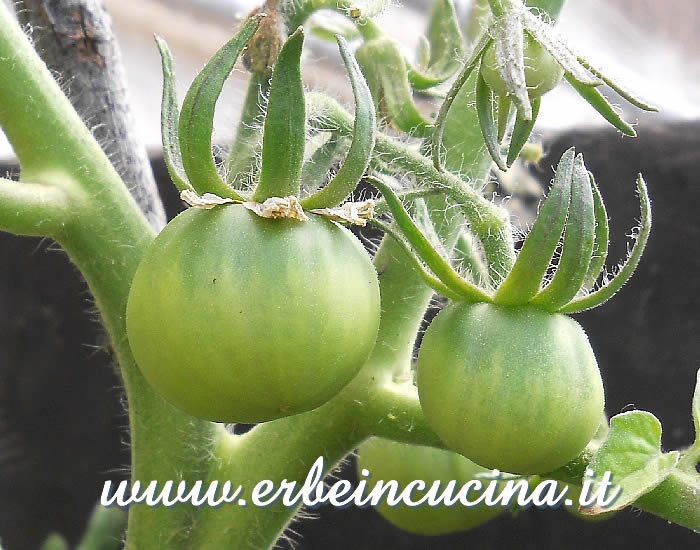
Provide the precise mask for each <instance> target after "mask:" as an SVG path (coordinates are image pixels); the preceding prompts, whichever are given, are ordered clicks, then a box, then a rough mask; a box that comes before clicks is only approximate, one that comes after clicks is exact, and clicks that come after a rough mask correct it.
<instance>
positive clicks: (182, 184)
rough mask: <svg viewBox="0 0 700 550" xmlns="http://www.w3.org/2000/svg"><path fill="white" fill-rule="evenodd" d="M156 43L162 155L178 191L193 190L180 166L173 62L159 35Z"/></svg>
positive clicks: (156, 37)
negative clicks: (160, 73) (160, 80)
mask: <svg viewBox="0 0 700 550" xmlns="http://www.w3.org/2000/svg"><path fill="white" fill-rule="evenodd" d="M155 40H156V45H157V46H158V51H159V52H160V60H161V63H162V66H163V99H162V102H161V109H160V134H161V139H162V141H163V157H164V159H165V166H166V167H167V168H168V173H169V174H170V179H171V180H173V183H174V184H175V187H177V189H178V191H185V190H186V189H188V190H190V191H194V187H192V184H191V183H190V182H189V180H188V179H187V174H185V169H184V168H183V166H182V154H181V153H180V142H179V141H178V137H177V125H178V121H179V119H180V114H179V112H178V108H177V92H176V90H175V69H174V67H175V62H174V61H173V55H172V54H171V53H170V49H169V48H168V45H167V44H166V43H165V40H163V39H162V38H161V37H160V36H158V35H155Z"/></svg>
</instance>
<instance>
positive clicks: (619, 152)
mask: <svg viewBox="0 0 700 550" xmlns="http://www.w3.org/2000/svg"><path fill="white" fill-rule="evenodd" d="M572 144H573V145H575V146H576V148H577V150H578V151H580V152H583V153H584V156H585V160H586V164H587V166H588V168H589V169H590V170H591V171H592V172H593V173H594V174H595V175H596V179H597V182H598V184H599V186H600V188H601V192H602V194H603V197H604V199H605V201H606V205H607V207H608V214H609V216H610V218H611V241H612V244H611V249H610V256H609V260H608V266H611V265H614V262H615V261H617V259H620V260H621V259H623V258H624V256H625V255H626V250H627V243H628V241H629V239H628V238H627V235H629V232H630V229H631V228H632V227H633V226H634V225H635V224H636V220H638V218H639V205H638V201H637V197H636V193H635V178H636V175H637V173H638V172H642V173H643V174H644V176H645V178H646V181H647V183H648V185H649V192H650V195H651V198H652V208H653V215H654V224H653V229H652V235H651V239H650V242H649V245H648V248H647V251H646V253H645V255H644V258H643V259H642V262H641V265H640V267H639V268H638V270H637V273H636V274H635V275H634V277H633V278H632V280H631V281H630V283H629V284H628V285H627V286H626V287H625V288H624V289H623V290H622V291H621V292H620V294H619V295H618V296H616V297H615V299H613V300H612V301H610V302H608V303H607V304H605V305H604V306H603V307H601V308H599V309H596V310H594V311H592V312H588V313H585V314H581V315H578V316H577V320H578V321H579V322H580V323H581V324H582V325H583V326H584V328H585V329H586V331H587V333H588V335H589V337H590V339H591V342H592V345H593V348H594V350H595V352H596V354H597V357H598V362H599V365H600V369H601V371H602V375H603V380H604V382H605V387H606V399H607V410H608V413H609V414H611V415H612V414H616V413H618V412H620V411H623V410H629V409H630V408H638V409H644V410H649V411H651V412H653V413H654V414H655V415H656V416H657V417H658V418H659V419H660V420H661V422H662V424H663V427H664V440H663V441H664V447H665V448H666V449H673V448H679V447H682V446H684V445H688V444H690V443H691V442H692V440H693V424H692V419H691V414H690V406H691V398H692V392H693V386H694V382H695V373H696V371H697V369H698V368H699V367H700V336H699V334H700V313H699V307H700V303H699V302H700V298H699V296H700V245H699V244H698V243H699V242H700V241H699V239H700V221H699V218H698V205H699V204H700V185H699V184H700V178H699V177H698V170H699V169H700V124H698V123H673V122H662V123H658V122H654V121H653V119H649V120H645V121H643V124H641V126H640V137H639V138H638V139H636V140H632V139H626V138H622V137H621V136H620V134H618V133H616V132H614V131H611V130H591V131H583V132H576V133H567V134H563V135H560V136H554V137H553V138H552V139H549V140H548V141H547V148H548V156H547V157H546V158H545V159H544V160H543V161H542V162H541V163H540V166H539V168H534V169H533V170H534V173H535V174H536V175H537V176H538V177H539V178H540V179H541V180H542V181H543V182H548V181H549V179H550V178H551V177H552V170H551V167H552V166H554V165H556V162H557V160H558V158H559V156H560V155H561V153H562V152H563V151H564V150H565V149H566V148H568V147H569V146H570V145H572ZM154 168H155V170H156V175H157V179H158V181H159V185H160V188H161V193H162V194H163V197H164V200H165V203H166V208H167V209H168V212H169V215H170V216H172V215H174V214H175V213H176V212H177V211H178V210H179V209H180V208H181V206H180V203H179V200H178V199H177V195H176V193H175V192H174V191H173V189H172V187H171V186H170V185H169V184H168V180H167V175H166V173H165V170H164V167H163V166H162V161H160V160H157V161H155V162H154ZM6 169H10V168H9V167H5V168H0V173H4V172H5V170H6ZM0 266H2V269H0V311H1V312H2V314H1V315H0V540H2V543H3V545H4V548H5V550H24V549H27V550H33V549H35V548H37V546H38V544H39V543H40V541H41V540H43V538H44V537H45V535H46V534H47V533H48V532H51V531H58V532H61V533H63V534H64V535H65V536H66V537H67V538H68V539H69V540H71V541H72V542H73V543H74V542H75V541H77V539H78V538H79V536H80V533H81V532H82V529H83V527H84V522H85V521H86V519H87V516H88V514H89V513H90V510H91V509H92V507H93V505H94V503H95V501H96V500H97V499H98V498H99V494H100V491H101V488H102V484H103V482H104V480H106V479H112V480H115V479H119V478H120V477H124V476H126V475H127V471H128V460H129V455H128V449H127V446H126V441H127V440H128V437H127V434H126V430H125V425H126V415H125V413H124V409H123V406H122V404H121V398H122V393H121V390H120V384H119V379H118V377H117V376H116V375H115V373H114V370H113V368H112V366H111V359H110V356H109V353H108V351H106V350H105V349H104V348H103V346H102V345H101V344H102V343H104V337H103V335H102V333H101V329H100V326H99V323H98V322H97V319H96V315H95V314H94V312H93V311H92V309H93V308H92V303H91V298H90V296H89V293H88V292H87V290H86V288H85V285H84V283H83V282H82V281H81V280H80V277H79V274H78V273H77V271H76V270H75V268H73V267H72V265H71V264H70V263H69V262H68V259H67V257H66V255H65V254H64V253H63V252H61V251H59V250H57V247H56V245H54V244H53V243H51V242H50V241H47V240H40V239H32V238H20V237H14V236H11V235H7V234H2V233H0ZM574 414H575V412H574ZM353 472H354V469H353V465H352V463H351V461H347V464H346V465H345V466H344V468H343V470H342V472H341V474H340V475H341V477H350V478H353V476H354V473H353ZM316 515H320V519H318V520H304V521H300V522H297V523H296V524H295V525H293V529H294V531H295V532H296V533H297V534H291V538H292V539H293V540H296V541H297V548H300V549H302V550H311V549H321V548H324V549H325V548H338V549H342V548H367V549H375V548H376V549H380V548H381V549H398V548H401V549H411V550H427V549H434V548H444V549H450V548H464V547H470V548H483V549H490V548H504V547H506V548H507V547H513V546H515V545H516V544H517V547H518V548H525V549H527V548H533V549H535V548H537V549H545V550H546V549H550V548H551V549H559V548H572V549H576V548H591V547H596V548H604V549H608V548H635V547H637V548H659V549H662V548H681V549H685V548H688V549H690V548H698V547H700V537H699V536H698V535H695V534H693V533H692V532H691V531H688V530H686V529H684V528H681V527H678V526H676V525H671V524H668V523H667V522H666V521H664V520H661V519H658V518H656V517H654V516H651V515H649V514H645V513H640V512H638V511H635V510H632V509H627V510H624V511H622V512H620V513H618V514H617V515H616V516H614V517H613V518H612V519H610V520H608V521H603V522H598V523H592V522H584V521H582V520H579V519H577V518H574V517H571V516H570V515H569V514H568V513H567V512H565V511H563V510H542V511H537V510H535V511H527V512H523V513H521V514H519V515H518V516H517V517H516V518H513V517H511V516H502V517H499V518H497V519H496V520H493V521H492V522H490V523H488V524H486V525H484V526H481V527H479V528H477V529H475V530H473V531H470V532H466V533H461V534H457V535H451V536H445V537H431V538H427V537H418V536H412V535H409V534H406V533H403V532H401V531H399V530H398V529H395V528H394V527H392V526H391V525H389V524H388V523H386V522H385V521H384V520H383V519H382V518H381V517H380V516H379V515H378V514H376V513H375V512H374V511H373V510H371V509H367V510H358V509H355V508H350V509H346V510H335V509H332V508H327V509H323V510H321V511H320V512H316ZM145 550H151V549H145ZM154 550H155V549H154Z"/></svg>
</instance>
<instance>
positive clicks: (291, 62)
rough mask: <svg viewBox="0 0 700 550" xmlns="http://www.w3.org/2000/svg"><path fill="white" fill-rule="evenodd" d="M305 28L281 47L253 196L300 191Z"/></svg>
mask: <svg viewBox="0 0 700 550" xmlns="http://www.w3.org/2000/svg"><path fill="white" fill-rule="evenodd" d="M303 47H304V29H303V28H302V27H299V28H298V29H297V30H296V31H294V33H293V34H292V35H291V36H290V37H289V38H288V39H287V41H286V42H285V43H284V46H282V50H280V53H279V57H278V58H277V62H276V63H275V67H274V69H273V71H272V80H271V82H270V98H269V100H268V103H267V115H266V116H265V128H264V130H263V144H262V167H261V169H260V181H259V182H258V186H257V187H256V188H255V193H254V194H253V199H254V200H255V201H257V202H263V201H264V200H265V199H268V198H270V197H284V196H287V195H298V194H299V186H300V183H301V168H302V166H303V164H304V146H305V144H306V103H305V98H304V83H303V81H302V79H301V51H302V48H303Z"/></svg>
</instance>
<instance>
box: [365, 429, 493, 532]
mask: <svg viewBox="0 0 700 550" xmlns="http://www.w3.org/2000/svg"><path fill="white" fill-rule="evenodd" d="M363 468H365V469H367V470H368V471H369V473H370V474H371V477H370V478H369V479H368V480H367V486H368V489H369V490H371V489H372V488H373V487H374V486H375V485H376V484H377V482H378V481H379V480H383V481H385V482H388V481H390V480H396V481H397V483H398V485H399V491H400V490H403V489H404V488H405V487H406V486H407V485H408V484H409V483H411V482H412V481H415V480H419V479H420V480H423V481H424V482H425V484H426V487H427V488H430V486H431V485H432V484H433V483H434V482H435V481H440V492H442V491H444V489H445V486H446V485H447V483H448V482H449V481H451V480H455V481H456V482H457V484H456V487H455V490H454V493H453V494H454V495H456V494H457V492H458V491H459V489H460V487H462V485H464V484H465V483H467V482H469V481H470V480H473V479H476V476H477V475H479V474H487V475H489V476H490V475H491V470H486V469H485V468H482V467H481V466H477V465H476V464H474V463H473V462H471V461H470V460H468V459H466V458H464V457H463V456H461V455H458V454H457V453H453V452H452V451H446V450H443V449H436V448H434V447H424V446H419V445H409V444H407V443H398V442H396V441H390V440H388V439H382V438H378V437H372V438H370V439H368V440H367V441H365V442H364V443H362V445H360V447H359V448H358V450H357V469H358V471H359V472H361V471H362V469H363ZM481 481H482V483H483V484H484V486H485V485H487V484H488V483H489V481H490V479H489V478H488V477H486V478H485V479H483V480H481ZM501 483H502V482H501ZM425 493H426V491H417V490H416V491H413V493H412V495H411V498H412V499H413V500H414V501H416V500H419V499H420V498H421V497H422V496H423V495H424V494H425ZM481 493H482V491H473V490H472V491H470V492H469V495H468V496H469V500H470V501H475V500H476V499H477V498H478V497H479V495H480V494H481ZM376 509H377V511H378V512H379V513H380V514H381V515H382V517H383V518H384V519H386V520H387V521H389V522H390V523H391V524H392V525H395V526H396V527H398V528H400V529H403V530H404V531H409V532H411V533H416V534H419V535H444V534H447V533H453V532H455V531H464V530H466V529H471V528H472V527H476V526H477V525H481V524H482V523H484V522H486V521H488V520H490V519H491V518H493V517H495V516H497V515H498V514H500V513H501V512H503V511H504V508H503V507H500V506H495V507H488V506H485V505H479V506H475V507H466V506H463V505H462V504H460V503H459V502H457V503H455V504H454V506H444V505H443V506H428V505H427V504H426V505H424V506H416V507H410V506H406V505H405V504H403V503H401V504H398V505H397V506H389V505H388V504H387V503H386V501H385V500H383V501H382V502H381V504H379V506H377V507H376Z"/></svg>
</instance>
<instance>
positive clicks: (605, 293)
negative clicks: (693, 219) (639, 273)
mask: <svg viewBox="0 0 700 550" xmlns="http://www.w3.org/2000/svg"><path fill="white" fill-rule="evenodd" d="M637 192H638V193H639V202H640V205H641V211H642V220H641V225H640V227H639V228H638V229H639V233H638V234H637V237H636V240H635V243H634V246H633V247H632V251H631V252H630V254H629V256H628V257H627V261H625V263H624V265H623V266H622V267H621V268H620V270H619V271H618V272H617V275H615V276H614V277H613V278H612V280H610V281H608V282H607V284H605V285H604V286H602V287H600V288H599V289H598V290H594V291H593V292H591V293H590V294H587V295H586V296H582V297H580V298H576V299H574V300H572V301H571V302H569V303H568V304H567V305H565V306H564V307H563V308H561V309H560V310H559V311H560V312H561V313H578V312H580V311H586V310H587V309H592V308H594V307H597V306H599V305H601V304H603V303H605V302H607V301H608V300H609V299H610V298H612V297H613V296H614V295H615V294H616V293H617V291H618V290H620V289H621V288H622V287H623V285H624V284H625V283H626V282H627V281H629V278H630V277H631V276H632V274H633V273H634V270H635V269H637V265H639V260H640V259H641V257H642V253H643V252H644V247H645V246H646V244H647V240H648V239H649V233H651V203H650V201H649V194H648V192H647V186H646V183H644V179H643V178H642V175H641V174H640V175H639V177H638V178H637Z"/></svg>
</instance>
